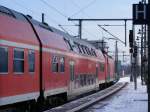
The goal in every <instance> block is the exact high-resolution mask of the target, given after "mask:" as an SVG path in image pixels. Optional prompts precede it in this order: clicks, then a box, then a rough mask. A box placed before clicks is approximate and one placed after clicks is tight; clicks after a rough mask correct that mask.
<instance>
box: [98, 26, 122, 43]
mask: <svg viewBox="0 0 150 112" xmlns="http://www.w3.org/2000/svg"><path fill="white" fill-rule="evenodd" d="M98 26H99V28H101V29H103V30H104V31H105V32H106V33H108V34H109V35H111V36H113V37H114V39H116V40H118V41H120V42H121V43H123V44H125V42H123V41H122V40H121V39H119V38H118V37H117V36H115V35H113V34H112V33H110V32H109V31H108V30H106V29H105V28H103V27H102V26H101V25H98Z"/></svg>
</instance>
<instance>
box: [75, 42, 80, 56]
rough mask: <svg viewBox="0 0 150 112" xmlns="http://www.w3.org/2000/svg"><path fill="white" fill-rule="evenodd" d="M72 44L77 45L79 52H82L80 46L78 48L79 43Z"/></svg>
mask: <svg viewBox="0 0 150 112" xmlns="http://www.w3.org/2000/svg"><path fill="white" fill-rule="evenodd" d="M74 44H75V45H76V46H77V48H78V51H79V53H82V51H81V48H80V44H78V43H76V42H74Z"/></svg>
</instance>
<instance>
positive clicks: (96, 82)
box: [95, 64, 99, 88]
mask: <svg viewBox="0 0 150 112" xmlns="http://www.w3.org/2000/svg"><path fill="white" fill-rule="evenodd" d="M95 78H96V81H95V84H96V88H97V87H99V85H98V64H96V77H95Z"/></svg>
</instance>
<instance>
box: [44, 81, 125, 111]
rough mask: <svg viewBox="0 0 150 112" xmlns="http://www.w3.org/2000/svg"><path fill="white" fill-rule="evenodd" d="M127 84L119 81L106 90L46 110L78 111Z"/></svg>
mask: <svg viewBox="0 0 150 112" xmlns="http://www.w3.org/2000/svg"><path fill="white" fill-rule="evenodd" d="M126 85H127V83H121V82H119V83H116V84H115V85H113V86H111V87H109V88H107V89H105V90H102V91H99V92H97V93H94V94H91V95H89V96H86V97H83V98H80V99H77V100H74V101H72V102H69V103H66V104H64V105H61V106H58V107H56V108H52V109H50V110H47V111H44V112H78V111H80V110H83V109H85V108H86V107H89V106H91V105H92V104H94V103H96V102H98V101H100V100H102V99H104V98H106V97H108V96H110V95H112V94H113V93H115V92H117V91H119V90H120V89H121V88H123V87H124V86H126Z"/></svg>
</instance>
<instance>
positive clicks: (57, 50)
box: [0, 7, 116, 107]
mask: <svg viewBox="0 0 150 112" xmlns="http://www.w3.org/2000/svg"><path fill="white" fill-rule="evenodd" d="M0 26H1V27H0V107H3V106H6V105H10V104H15V103H20V102H25V101H30V100H37V99H38V98H39V97H40V95H43V97H44V98H45V99H46V98H48V97H50V96H53V95H58V94H64V93H65V94H66V95H67V97H68V98H72V97H74V96H77V95H80V94H83V93H86V92H89V91H92V90H97V89H98V88H99V86H100V85H101V84H105V83H110V82H113V81H115V80H116V79H115V75H114V60H113V59H112V58H110V57H108V56H107V55H106V54H103V53H102V52H101V51H100V50H97V49H95V48H94V47H93V46H92V45H91V44H89V43H88V42H86V41H84V40H80V39H77V38H72V37H71V36H70V35H67V34H65V33H63V32H62V31H59V30H57V29H55V28H52V27H50V26H48V25H46V24H44V23H40V22H37V21H35V20H33V19H32V18H31V17H29V16H25V15H23V14H20V13H18V12H15V11H13V10H10V9H7V8H5V7H0Z"/></svg>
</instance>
